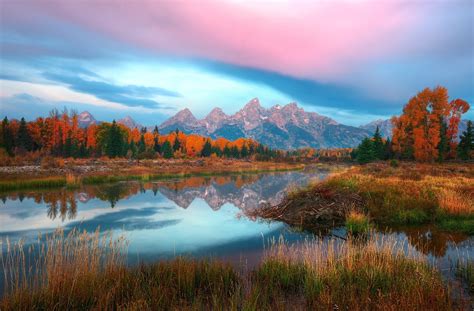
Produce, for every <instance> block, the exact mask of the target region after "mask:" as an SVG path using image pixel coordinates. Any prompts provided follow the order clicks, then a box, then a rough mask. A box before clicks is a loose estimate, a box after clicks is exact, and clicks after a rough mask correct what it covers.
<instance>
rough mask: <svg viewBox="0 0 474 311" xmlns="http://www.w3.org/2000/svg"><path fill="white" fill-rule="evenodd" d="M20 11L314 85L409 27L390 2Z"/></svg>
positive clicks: (388, 47) (409, 17)
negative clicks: (307, 80)
mask: <svg viewBox="0 0 474 311" xmlns="http://www.w3.org/2000/svg"><path fill="white" fill-rule="evenodd" d="M23 4H24V5H25V6H26V7H27V8H26V7H24V8H21V9H19V10H18V11H19V12H20V13H19V14H21V15H22V16H23V17H25V16H26V17H25V18H24V20H25V21H26V22H28V23H32V21H31V20H30V18H31V17H32V15H39V14H41V13H42V14H44V16H47V17H51V16H52V17H54V18H57V19H61V20H64V21H67V22H70V23H73V24H75V25H77V26H79V27H82V28H86V29H88V30H89V31H93V32H98V33H101V34H105V35H106V36H109V37H111V38H113V39H115V40H118V41H120V42H123V43H125V44H128V45H132V46H134V47H136V48H139V49H146V50H149V51H152V52H156V53H162V54H173V55H182V56H191V57H202V58H206V59H212V60H217V61H222V62H227V63H232V64H237V65H244V66H251V67H256V68H261V69H266V70H272V71H277V72H280V73H283V74H289V75H293V76H299V77H308V78H317V79H320V80H325V79H331V78H332V77H334V76H339V75H343V74H344V73H346V72H348V71H350V68H352V67H353V66H360V64H363V63H364V62H365V61H367V60H370V59H372V58H377V57H380V56H383V55H386V54H389V53H393V51H394V50H395V49H396V48H397V47H396V44H395V43H394V42H396V41H398V40H399V39H400V38H401V37H402V36H403V35H404V33H406V32H407V31H408V30H409V29H410V27H412V26H413V24H414V23H415V14H414V13H410V12H411V11H410V9H409V8H407V6H405V5H402V4H401V2H399V1H395V0H393V1H390V0H385V1H384V0H378V1H376V0H373V1H369V0H367V1H343V0H341V1H339V0H337V1H316V0H315V1H300V2H289V1H288V2H278V1H276V2H274V1H265V2H263V4H260V5H249V4H239V3H237V2H236V1H217V0H200V1H144V0H142V1H138V0H134V1H104V2H102V1H74V2H73V1H54V0H47V1H41V0H36V1H32V2H31V3H29V4H27V5H26V4H25V2H23ZM15 8H16V9H18V7H15ZM15 8H14V9H15ZM12 11H13V10H12ZM26 11H27V12H28V13H25V12H26ZM8 15H10V14H8ZM10 16H14V17H12V18H17V16H15V14H12V15H10ZM44 16H43V17H44ZM33 17H34V16H33Z"/></svg>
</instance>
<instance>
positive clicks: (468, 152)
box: [458, 121, 474, 160]
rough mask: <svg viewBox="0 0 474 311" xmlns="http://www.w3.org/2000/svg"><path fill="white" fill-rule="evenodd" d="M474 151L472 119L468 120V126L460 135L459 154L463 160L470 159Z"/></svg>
mask: <svg viewBox="0 0 474 311" xmlns="http://www.w3.org/2000/svg"><path fill="white" fill-rule="evenodd" d="M472 151H474V128H473V126H472V121H467V128H466V130H465V131H464V132H463V133H462V135H461V137H460V141H459V145H458V156H459V158H461V159H462V160H470V159H472Z"/></svg>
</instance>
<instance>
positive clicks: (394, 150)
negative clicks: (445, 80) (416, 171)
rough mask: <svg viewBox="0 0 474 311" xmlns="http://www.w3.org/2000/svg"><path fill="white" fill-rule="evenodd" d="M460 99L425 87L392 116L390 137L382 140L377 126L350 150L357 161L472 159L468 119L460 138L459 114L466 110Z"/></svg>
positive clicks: (472, 136) (473, 142)
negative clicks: (368, 135)
mask: <svg viewBox="0 0 474 311" xmlns="http://www.w3.org/2000/svg"><path fill="white" fill-rule="evenodd" d="M469 108H470V106H469V104H468V103H467V102H466V101H464V100H462V99H454V100H452V101H449V96H448V91H447V89H446V88H444V87H441V86H438V87H436V88H434V89H429V88H426V89H424V90H422V91H421V92H419V93H418V94H417V95H416V96H414V97H412V98H411V99H410V100H409V101H408V103H407V104H406V105H405V107H404V108H403V112H402V114H401V115H400V116H394V117H392V119H391V122H392V125H393V130H392V140H390V138H387V139H386V140H384V139H383V138H382V136H381V135H380V131H379V128H378V127H377V129H376V131H375V133H374V135H373V136H372V137H370V138H369V137H368V138H365V139H364V140H363V141H362V142H361V143H360V145H359V146H358V147H357V148H356V149H354V151H353V152H352V158H354V159H356V160H357V161H358V162H360V163H368V162H372V161H375V160H387V159H403V160H415V161H421V162H434V161H438V162H443V161H445V160H452V159H461V160H470V159H473V158H474V155H473V151H474V130H473V125H472V122H471V121H468V122H467V129H466V131H464V132H463V133H462V134H461V135H460V137H459V140H458V139H457V137H458V128H459V123H460V121H461V116H462V115H463V114H464V113H466V112H467V111H468V110H469Z"/></svg>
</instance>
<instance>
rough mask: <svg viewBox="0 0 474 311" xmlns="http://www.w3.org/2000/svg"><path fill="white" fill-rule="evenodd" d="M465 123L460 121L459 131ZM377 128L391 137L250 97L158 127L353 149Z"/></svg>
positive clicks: (87, 120) (282, 145) (88, 119)
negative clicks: (230, 110) (238, 105)
mask: <svg viewBox="0 0 474 311" xmlns="http://www.w3.org/2000/svg"><path fill="white" fill-rule="evenodd" d="M117 122H118V123H121V124H124V125H126V126H128V127H130V128H134V127H138V128H141V127H143V126H142V125H141V124H139V123H137V122H135V121H134V120H133V119H132V118H131V117H130V116H127V117H125V118H123V119H120V120H118V121H117ZM97 123H99V122H98V121H96V119H95V118H94V117H93V116H92V115H91V114H90V113H89V112H87V111H85V112H82V113H81V114H80V115H79V124H80V126H82V127H86V126H88V125H89V124H97ZM465 123H466V121H465V120H463V122H462V123H461V125H460V132H462V129H463V128H464V127H465ZM377 126H378V127H379V129H380V132H381V134H382V136H383V137H389V136H391V131H392V124H391V122H390V120H389V119H387V120H381V119H380V120H376V121H373V122H370V123H368V124H365V125H361V126H359V127H354V126H349V125H344V124H340V123H338V122H336V121H335V120H333V119H331V118H329V117H326V116H322V115H319V114H317V113H315V112H306V111H305V110H304V109H303V108H301V107H299V106H298V105H297V104H296V103H290V104H287V105H285V106H280V105H275V106H273V107H271V108H268V109H266V108H264V107H262V106H261V105H260V102H259V100H258V98H254V99H252V100H251V101H249V102H248V103H247V104H246V105H245V106H244V107H243V108H242V109H241V110H239V111H238V112H237V113H235V114H233V115H227V114H225V113H224V112H223V111H222V109H220V108H214V109H212V111H211V112H210V113H209V114H208V115H207V116H206V117H205V118H203V119H197V118H196V117H195V116H194V115H193V113H192V112H191V111H190V110H189V109H188V108H185V109H183V110H181V111H179V112H178V113H177V114H175V115H174V116H173V117H171V118H169V119H168V120H166V121H164V122H163V123H161V124H160V125H159V126H158V128H159V130H160V133H163V134H167V133H169V132H172V131H174V130H176V129H179V130H180V131H183V132H185V133H187V134H189V133H195V134H200V135H204V136H209V137H211V138H214V139H215V138H218V137H224V138H227V139H229V140H235V139H237V138H239V137H247V138H253V139H255V140H257V141H258V142H260V143H262V144H264V145H267V146H269V147H271V148H278V149H296V148H302V147H313V148H346V147H354V146H357V145H358V144H359V143H360V142H361V140H362V139H363V138H365V137H367V136H370V135H372V134H373V133H374V132H375V129H376V128H377ZM151 129H152V128H150V130H151Z"/></svg>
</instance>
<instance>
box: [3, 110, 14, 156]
mask: <svg viewBox="0 0 474 311" xmlns="http://www.w3.org/2000/svg"><path fill="white" fill-rule="evenodd" d="M2 135H3V137H2V145H3V146H2V147H3V148H5V151H6V152H7V153H8V154H9V155H10V156H12V155H13V146H14V140H13V133H12V131H11V129H10V123H9V122H8V118H7V117H5V118H4V119H3V121H2Z"/></svg>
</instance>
